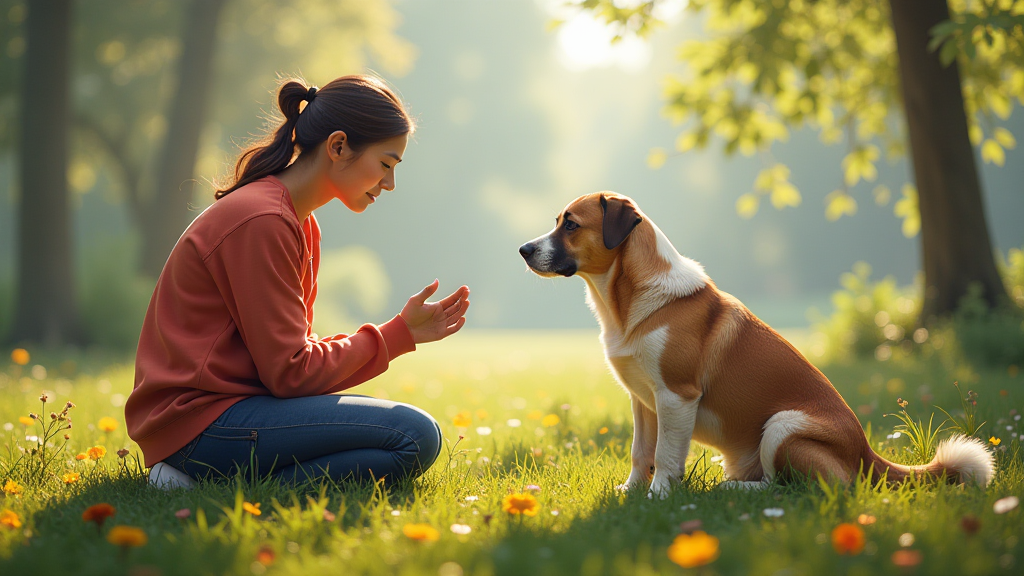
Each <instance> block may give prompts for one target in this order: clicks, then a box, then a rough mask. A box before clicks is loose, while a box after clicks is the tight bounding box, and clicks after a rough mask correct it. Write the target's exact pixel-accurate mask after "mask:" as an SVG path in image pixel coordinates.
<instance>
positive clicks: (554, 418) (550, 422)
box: [540, 414, 562, 428]
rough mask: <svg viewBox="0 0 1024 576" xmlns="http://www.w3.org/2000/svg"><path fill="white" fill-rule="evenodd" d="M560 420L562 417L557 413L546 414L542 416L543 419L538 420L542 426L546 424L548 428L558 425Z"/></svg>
mask: <svg viewBox="0 0 1024 576" xmlns="http://www.w3.org/2000/svg"><path fill="white" fill-rule="evenodd" d="M561 421H562V419H561V418H559V417H558V414H548V415H547V416H545V417H544V419H543V420H541V421H540V423H541V424H542V425H544V426H547V427H548V428H551V427H552V426H558V423H559V422H561Z"/></svg>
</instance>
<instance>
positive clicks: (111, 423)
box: [97, 416, 117, 432]
mask: <svg viewBox="0 0 1024 576" xmlns="http://www.w3.org/2000/svg"><path fill="white" fill-rule="evenodd" d="M97 427H98V428H99V429H100V430H102V431H103V432H113V431H114V430H117V420H114V419H113V418H111V417H110V416H104V417H103V418H100V421H99V424H97Z"/></svg>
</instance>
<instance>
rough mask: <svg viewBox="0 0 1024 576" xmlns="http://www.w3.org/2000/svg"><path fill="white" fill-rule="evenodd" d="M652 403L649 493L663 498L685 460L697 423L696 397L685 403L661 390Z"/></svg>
mask: <svg viewBox="0 0 1024 576" xmlns="http://www.w3.org/2000/svg"><path fill="white" fill-rule="evenodd" d="M654 401H655V406H656V409H657V411H658V445H657V448H656V449H655V451H654V468H655V470H654V480H653V481H652V482H651V493H652V494H654V495H655V496H658V497H659V498H665V497H666V496H668V492H669V490H671V489H672V484H674V483H675V482H676V481H678V480H679V479H680V478H681V477H682V476H683V472H684V470H685V467H686V457H687V456H688V455H689V453H690V439H691V438H693V428H694V426H696V424H697V404H698V403H699V402H700V398H699V397H698V398H695V399H694V400H686V399H685V398H683V397H681V396H680V395H678V394H676V393H675V392H672V391H671V390H669V389H667V388H664V387H662V388H661V389H660V390H658V391H657V392H655V395H654Z"/></svg>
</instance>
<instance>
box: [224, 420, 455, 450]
mask: <svg viewBox="0 0 1024 576" xmlns="http://www.w3.org/2000/svg"><path fill="white" fill-rule="evenodd" d="M307 426H363V427H367V428H381V429H384V430H390V431H391V432H395V433H398V434H401V435H402V436H404V437H405V438H406V439H408V440H409V441H410V442H412V443H413V444H414V445H415V446H416V451H417V453H418V452H419V451H420V443H419V442H417V441H416V439H415V438H413V437H412V436H409V435H408V434H406V433H405V432H403V431H401V430H399V429H397V428H392V427H390V426H382V425H380V424H359V423H352V422H320V423H308V424H288V425H285V426H218V428H224V429H233V430H256V431H259V430H282V429H285V428H305V427H307ZM435 459H436V458H435Z"/></svg>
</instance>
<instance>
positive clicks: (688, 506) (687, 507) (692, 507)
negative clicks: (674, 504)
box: [679, 504, 697, 510]
mask: <svg viewBox="0 0 1024 576" xmlns="http://www.w3.org/2000/svg"><path fill="white" fill-rule="evenodd" d="M679 509H680V510H696V509H697V505H696V504H683V505H682V506H680V507H679Z"/></svg>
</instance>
